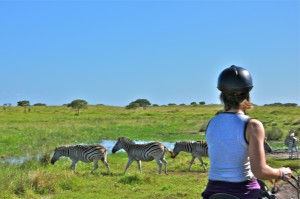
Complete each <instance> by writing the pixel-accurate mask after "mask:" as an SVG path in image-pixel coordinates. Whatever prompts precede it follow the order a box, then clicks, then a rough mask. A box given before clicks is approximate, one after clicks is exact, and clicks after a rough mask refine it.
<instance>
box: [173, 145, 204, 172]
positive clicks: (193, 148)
mask: <svg viewBox="0 0 300 199" xmlns="http://www.w3.org/2000/svg"><path fill="white" fill-rule="evenodd" d="M180 151H185V152H188V153H192V160H191V162H190V166H189V169H188V170H189V171H190V170H191V166H192V164H193V162H194V160H195V158H198V159H199V160H200V162H201V164H202V166H203V168H204V171H206V167H205V165H204V162H203V160H202V156H206V157H207V156H208V147H207V143H206V142H204V141H196V142H176V143H175V145H174V149H173V155H172V158H175V157H176V156H177V155H178V154H179V153H180Z"/></svg>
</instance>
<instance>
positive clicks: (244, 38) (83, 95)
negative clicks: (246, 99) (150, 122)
mask: <svg viewBox="0 0 300 199" xmlns="http://www.w3.org/2000/svg"><path fill="white" fill-rule="evenodd" d="M0 30H1V31H0V68H1V74H2V75H1V78H0V105H3V104H4V103H12V104H13V105H16V104H17V102H18V101H21V100H29V101H30V103H31V104H35V103H45V104H47V105H62V104H66V103H70V102H71V101H72V100H74V99H84V100H86V101H87V102H88V103H89V104H106V105H113V106H125V105H128V104H129V103H130V102H132V101H134V100H136V99H141V98H142V99H148V100H149V101H150V102H151V103H152V104H159V105H164V104H168V103H176V104H181V103H185V104H190V103H191V102H200V101H205V102H206V104H211V103H220V101H219V91H218V90H217V88H216V86H217V85H216V84H217V78H218V75H219V73H220V72H221V71H222V70H223V69H225V68H227V67H229V66H230V65H233V64H234V65H238V66H242V67H245V68H247V69H248V70H249V71H250V73H251V74H252V77H253V81H254V88H253V90H252V92H251V99H252V102H253V103H254V104H258V105H264V104H269V103H275V102H281V103H297V104H298V105H300V56H299V55H300V2H299V1H296V0H276V1H275V0H274V1H272V0H262V1H258V0H257V1H256V0H240V1H237V0H236V1H226V0H223V1H222V0H212V1H208V0H199V1H196V0H194V1H179V0H178V1H172V0H165V1H159V0H155V1H150V0H149V1H138V0H135V1H126V0H123V1H114V0H112V1H95V0H94V1H71V0H68V1H56V0H53V1H26V0H23V1H21V0H20V1H6V0H0Z"/></svg>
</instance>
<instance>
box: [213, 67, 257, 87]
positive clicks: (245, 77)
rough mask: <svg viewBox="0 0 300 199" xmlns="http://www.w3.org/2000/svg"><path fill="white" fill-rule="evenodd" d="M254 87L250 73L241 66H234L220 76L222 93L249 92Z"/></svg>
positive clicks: (219, 85) (219, 83) (219, 84)
mask: <svg viewBox="0 0 300 199" xmlns="http://www.w3.org/2000/svg"><path fill="white" fill-rule="evenodd" d="M252 87H253V84H252V77H251V75H250V73H249V72H248V71H247V70H246V69H244V68H242V67H239V66H235V65H232V66H230V67H229V68H226V69H225V70H223V71H222V73H221V74H220V75H219V79H218V89H219V90H220V91H225V92H226V91H227V92H232V91H245V92H249V91H250V90H251V89H252Z"/></svg>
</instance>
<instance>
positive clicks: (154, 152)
mask: <svg viewBox="0 0 300 199" xmlns="http://www.w3.org/2000/svg"><path fill="white" fill-rule="evenodd" d="M120 149H124V150H125V151H126V152H127V154H128V162H127V165H126V167H125V170H124V174H125V173H126V171H127V169H128V167H129V166H130V165H131V163H132V162H133V161H137V163H138V168H139V170H140V172H141V173H142V166H141V161H152V160H155V161H156V163H157V165H158V173H159V174H161V171H162V164H164V168H165V174H167V161H166V160H165V153H166V152H167V151H170V150H169V149H168V148H167V147H166V146H165V145H163V144H162V143H160V142H151V143H148V144H135V142H134V141H133V140H130V139H128V138H126V137H119V138H118V141H117V143H116V144H115V146H114V147H113V149H112V152H113V153H115V152H117V151H118V150H120Z"/></svg>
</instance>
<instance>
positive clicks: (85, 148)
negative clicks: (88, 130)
mask: <svg viewBox="0 0 300 199" xmlns="http://www.w3.org/2000/svg"><path fill="white" fill-rule="evenodd" d="M61 156H65V157H69V158H70V159H71V160H72V164H71V166H70V168H71V169H72V170H73V171H74V172H76V171H75V166H76V163H77V162H78V161H82V162H85V163H90V162H94V169H93V170H92V171H91V173H94V171H95V170H96V169H97V168H98V161H99V160H101V161H102V162H103V163H104V165H105V166H106V168H107V170H108V173H110V169H109V165H108V163H107V150H106V148H105V147H104V146H101V145H75V146H60V147H57V148H55V150H54V154H53V157H52V158H51V163H52V164H54V163H55V162H56V161H57V160H58V159H59V158H60V157H61Z"/></svg>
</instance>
